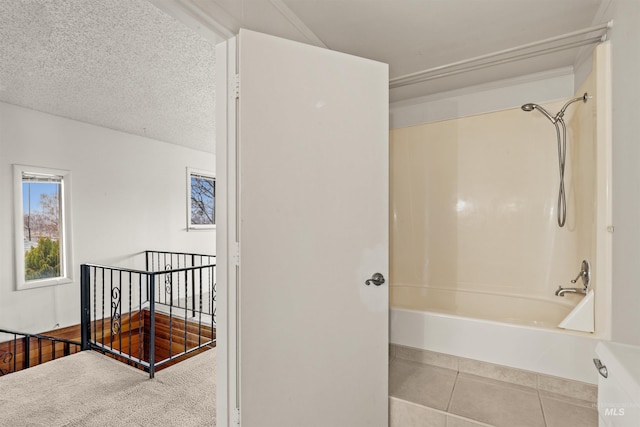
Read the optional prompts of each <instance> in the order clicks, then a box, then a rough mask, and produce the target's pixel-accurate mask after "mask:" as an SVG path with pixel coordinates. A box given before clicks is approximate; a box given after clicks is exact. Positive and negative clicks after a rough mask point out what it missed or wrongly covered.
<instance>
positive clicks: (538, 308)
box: [389, 286, 599, 384]
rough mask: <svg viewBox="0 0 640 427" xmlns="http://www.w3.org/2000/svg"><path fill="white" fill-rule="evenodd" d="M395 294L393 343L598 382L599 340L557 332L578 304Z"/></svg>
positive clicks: (449, 293) (408, 289)
mask: <svg viewBox="0 0 640 427" xmlns="http://www.w3.org/2000/svg"><path fill="white" fill-rule="evenodd" d="M389 292H390V295H389V297H390V303H391V304H390V305H391V313H390V341H391V343H392V344H398V345H403V346H408V347H414V348H419V349H423V350H429V351H435V352H438V353H445V354H451V355H454V356H459V357H465V358H469V359H475V360H481V361H484V362H489V363H495V364H498V365H505V366H510V367H513V368H518V369H524V370H527V371H533V372H538V373H542V374H547V375H553V376H558V377H562V378H567V379H571V380H576V381H583V382H586V383H591V384H596V383H597V381H598V378H597V372H596V370H595V369H594V368H593V364H592V361H591V360H592V358H593V357H595V346H596V344H597V343H598V342H599V340H598V339H597V338H596V337H594V336H593V335H591V334H587V333H580V332H571V331H566V330H562V329H559V328H558V327H557V325H558V324H559V323H560V322H561V321H562V319H563V318H564V317H565V316H566V315H567V314H568V313H569V312H570V311H571V308H572V307H573V305H575V302H574V303H571V302H570V301H568V300H562V301H557V302H556V301H553V300H544V299H534V298H528V297H519V296H511V295H501V294H490V293H480V292H473V291H463V290H451V289H438V288H425V287H415V286H390V291H389ZM536 313H544V314H536Z"/></svg>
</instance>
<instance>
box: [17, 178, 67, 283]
mask: <svg viewBox="0 0 640 427" xmlns="http://www.w3.org/2000/svg"><path fill="white" fill-rule="evenodd" d="M60 186H61V185H60V182H42V181H38V179H34V178H31V177H26V178H24V182H23V184H22V197H23V201H22V203H23V222H24V251H25V252H24V267H25V271H24V274H25V280H41V279H48V278H52V277H59V276H60V261H61V253H60V240H61V238H60V237H61V236H60Z"/></svg>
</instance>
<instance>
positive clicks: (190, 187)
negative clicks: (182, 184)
mask: <svg viewBox="0 0 640 427" xmlns="http://www.w3.org/2000/svg"><path fill="white" fill-rule="evenodd" d="M215 201H216V178H215V175H213V174H212V173H209V172H204V171H200V170H197V169H191V168H187V206H188V208H187V228H188V229H207V228H209V229H211V228H215V227H216V209H215Z"/></svg>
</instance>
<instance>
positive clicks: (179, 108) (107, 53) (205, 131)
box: [0, 0, 215, 152]
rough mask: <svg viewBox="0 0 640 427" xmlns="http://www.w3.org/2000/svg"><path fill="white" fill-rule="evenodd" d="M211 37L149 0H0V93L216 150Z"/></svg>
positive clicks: (18, 102) (139, 132) (24, 102)
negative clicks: (190, 26) (186, 24)
mask: <svg viewBox="0 0 640 427" xmlns="http://www.w3.org/2000/svg"><path fill="white" fill-rule="evenodd" d="M214 73H215V46H214V45H213V43H211V42H210V41H207V40H205V39H204V38H203V37H201V36H199V35H197V34H196V33H195V32H193V31H191V30H190V29H188V28H187V27H186V26H184V24H182V23H180V22H178V21H176V20H175V19H174V18H173V17H170V16H169V15H167V14H165V13H164V12H162V11H161V10H159V9H158V8H156V7H155V6H153V5H152V4H150V3H148V2H147V1H146V0H99V1H98V0H64V1H62V0H0V101H2V102H7V103H10V104H15V105H20V106H23V107H28V108H32V109H35V110H39V111H43V112H47V113H51V114H55V115H59V116H63V117H67V118H71V119H74V120H79V121H83V122H87V123H92V124H96V125H99V126H104V127H108V128H112V129H117V130H120V131H124V132H128V133H133V134H136V135H141V136H147V137H150V138H154V139H157V140H161V141H165V142H169V143H174V144H179V145H183V146H187V147H191V148H194V149H197V150H202V151H208V152H213V151H214V148H215V127H214V108H215V86H214V84H215V74H214Z"/></svg>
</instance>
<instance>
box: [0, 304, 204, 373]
mask: <svg viewBox="0 0 640 427" xmlns="http://www.w3.org/2000/svg"><path fill="white" fill-rule="evenodd" d="M155 320H156V322H155V323H156V324H155V329H156V333H155V345H154V348H155V360H156V363H157V362H160V361H162V360H164V359H168V358H169V357H171V356H175V355H176V354H180V353H183V352H188V351H191V350H193V349H195V348H197V347H198V346H199V345H201V344H203V343H206V342H208V341H213V340H215V337H216V331H215V328H212V327H211V326H210V325H209V326H207V325H203V324H198V323H197V322H193V321H189V320H185V319H182V318H178V317H170V316H168V315H166V314H163V313H160V312H156V319H155ZM118 325H119V326H118V327H116V328H114V324H113V323H112V321H111V319H104V320H102V319H101V320H98V321H96V322H92V323H91V325H90V327H91V335H92V336H93V337H94V339H95V340H96V341H97V342H98V343H101V344H103V345H105V346H108V347H111V348H112V349H113V350H115V351H117V352H122V353H125V354H128V355H130V356H133V357H135V358H138V359H140V360H142V361H145V362H148V361H149V349H150V333H149V331H150V330H151V315H150V312H149V311H148V310H143V311H142V312H141V313H133V314H131V315H129V314H125V315H123V316H122V317H121V318H120V322H119V324H118ZM114 331H117V332H118V333H114ZM40 335H44V336H50V337H55V338H62V339H66V340H70V341H75V342H78V343H79V342H80V341H81V331H80V325H73V326H69V327H66V328H61V329H55V330H52V331H47V332H44V333H42V334H40ZM25 341H26V340H25V339H24V338H19V339H16V340H15V341H13V340H12V341H6V342H2V343H0V375H4V374H6V373H10V372H15V371H19V370H22V369H23V368H24V365H25V363H24V362H25V344H26V343H25ZM29 347H30V352H29V353H30V355H29V366H36V365H38V364H41V363H45V362H49V361H51V360H55V359H57V358H60V357H64V356H65V355H69V354H73V353H76V352H78V351H80V347H79V346H76V345H70V346H67V345H65V344H63V343H57V344H55V345H54V344H52V342H51V341H47V340H38V339H36V338H31V340H30V342H29ZM213 347H215V342H213V343H212V344H210V345H209V346H207V347H204V348H201V349H199V350H193V351H191V352H190V353H189V354H186V355H184V356H182V357H180V358H178V359H176V360H173V361H171V362H166V363H164V364H162V365H160V366H157V367H156V371H159V370H161V369H164V368H166V367H168V366H171V365H174V364H175V363H178V362H180V361H181V360H184V359H187V358H189V357H193V356H195V355H196V354H199V353H201V352H203V351H206V350H207V349H208V348H213ZM111 356H112V357H114V358H116V359H118V360H120V361H122V362H125V363H128V364H130V365H132V366H136V364H135V363H131V362H128V361H127V360H126V359H125V358H123V357H118V356H114V355H111ZM139 367H141V366H139Z"/></svg>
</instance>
